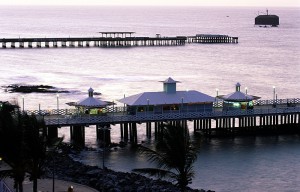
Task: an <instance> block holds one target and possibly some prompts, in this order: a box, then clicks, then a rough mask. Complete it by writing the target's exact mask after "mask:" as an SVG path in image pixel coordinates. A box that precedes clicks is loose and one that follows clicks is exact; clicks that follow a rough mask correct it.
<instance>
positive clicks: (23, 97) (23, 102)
mask: <svg viewBox="0 0 300 192" xmlns="http://www.w3.org/2000/svg"><path fill="white" fill-rule="evenodd" d="M24 100H25V99H24V96H22V107H23V113H24V111H25V109H24V104H25V103H24V102H25V101H24Z"/></svg>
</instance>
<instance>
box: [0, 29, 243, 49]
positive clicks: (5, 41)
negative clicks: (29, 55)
mask: <svg viewBox="0 0 300 192" xmlns="http://www.w3.org/2000/svg"><path fill="white" fill-rule="evenodd" d="M100 34H101V37H69V38H46V37H45V38H2V39H0V48H50V47H52V48H58V47H62V48H65V47H102V48H109V47H111V48H114V47H138V46H183V45H185V44H186V43H238V37H230V36H228V35H207V34H199V35H195V36H176V37H162V36H161V35H160V34H156V36H155V37H133V36H132V35H133V34H134V32H100Z"/></svg>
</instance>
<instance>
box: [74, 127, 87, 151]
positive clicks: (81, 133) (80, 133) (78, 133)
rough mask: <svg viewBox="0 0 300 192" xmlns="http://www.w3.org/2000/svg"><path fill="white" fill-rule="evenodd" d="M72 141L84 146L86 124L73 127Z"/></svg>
mask: <svg viewBox="0 0 300 192" xmlns="http://www.w3.org/2000/svg"><path fill="white" fill-rule="evenodd" d="M71 140H72V142H73V143H74V144H75V145H78V146H84V143H85V127H84V126H80V125H79V126H73V127H72V137H71Z"/></svg>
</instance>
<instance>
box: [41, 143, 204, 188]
mask: <svg viewBox="0 0 300 192" xmlns="http://www.w3.org/2000/svg"><path fill="white" fill-rule="evenodd" d="M58 151H59V153H56V154H54V155H53V156H49V157H48V159H47V160H46V163H45V165H47V168H46V176H47V177H49V178H51V177H52V171H53V167H54V168H55V178H57V179H61V180H67V181H72V182H75V183H79V184H82V185H87V186H90V187H92V188H95V189H97V190H99V191H103V192H104V191H105V192H106V191H108V192H110V191H111V192H127V191H128V192H135V191H137V192H144V191H155V192H158V191H165V192H167V191H174V192H176V191H180V189H179V188H177V187H176V186H174V185H173V184H172V183H170V182H167V181H163V180H154V179H150V178H147V177H145V176H141V175H138V174H135V173H124V172H116V171H113V170H110V169H105V170H103V169H100V168H99V167H96V166H88V165H84V164H82V163H80V162H77V161H74V160H73V159H72V158H71V157H70V154H72V153H74V152H75V151H74V150H72V149H71V148H70V146H68V145H62V147H61V149H59V150H58ZM53 165H54V166H53ZM74 190H75V191H76V189H74ZM186 191H189V192H196V191H199V192H205V190H195V189H187V190H186ZM207 192H209V191H207Z"/></svg>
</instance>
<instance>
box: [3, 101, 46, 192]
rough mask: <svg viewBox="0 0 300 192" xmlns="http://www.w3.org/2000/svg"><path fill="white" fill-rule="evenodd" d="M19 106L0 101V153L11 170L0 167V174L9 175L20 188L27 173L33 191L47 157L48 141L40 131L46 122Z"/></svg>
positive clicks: (35, 188)
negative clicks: (31, 181)
mask: <svg viewBox="0 0 300 192" xmlns="http://www.w3.org/2000/svg"><path fill="white" fill-rule="evenodd" d="M18 109H19V108H18V106H15V105H11V104H9V103H7V102H5V103H3V102H0V157H1V158H2V160H3V161H5V162H6V163H7V164H8V165H9V166H10V167H11V170H7V171H0V177H12V178H13V179H14V187H15V188H16V190H17V191H20V192H22V191H23V187H22V186H23V185H22V183H23V181H24V179H25V174H26V173H28V174H29V175H30V179H31V180H33V191H34V192H36V191H37V179H38V178H40V176H41V174H42V166H43V162H44V160H45V157H46V144H47V142H46V140H45V137H44V135H43V134H42V133H43V132H42V131H41V130H43V128H44V127H45V124H44V122H43V121H42V120H41V121H39V120H38V119H37V118H36V117H35V116H28V115H27V114H23V113H21V112H19V110H18Z"/></svg>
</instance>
